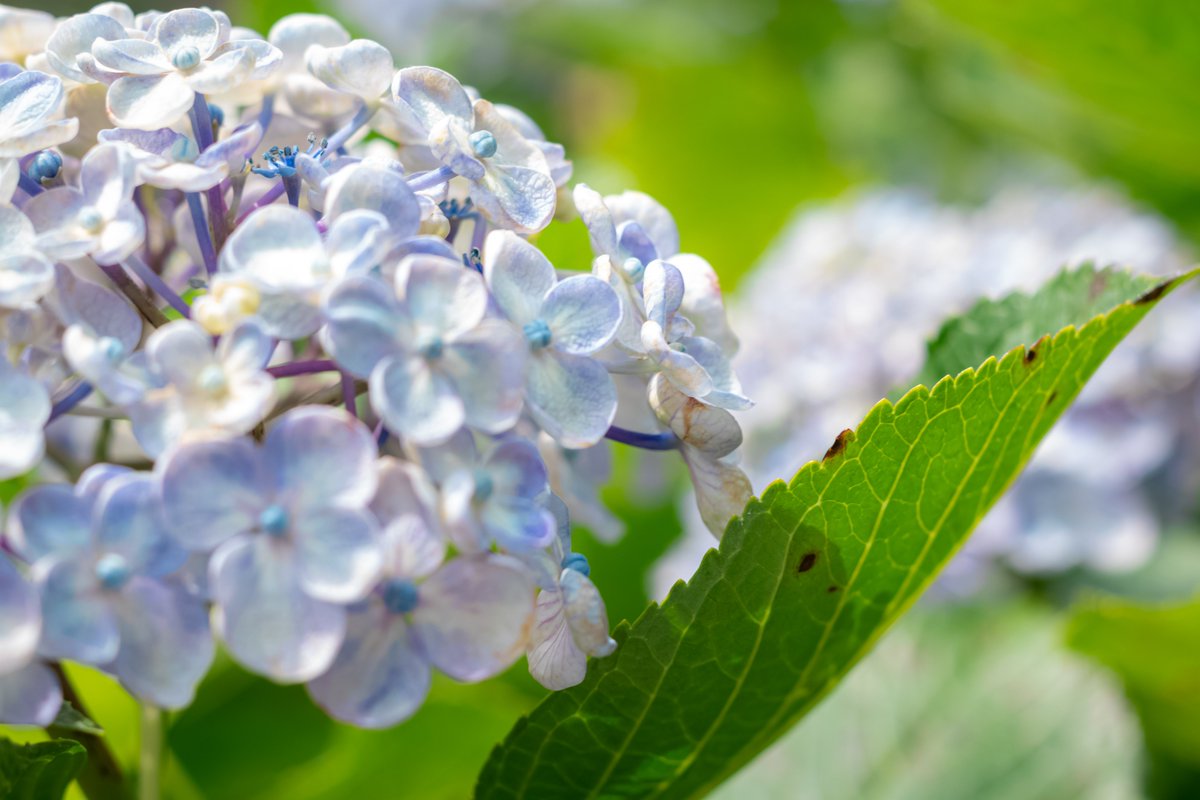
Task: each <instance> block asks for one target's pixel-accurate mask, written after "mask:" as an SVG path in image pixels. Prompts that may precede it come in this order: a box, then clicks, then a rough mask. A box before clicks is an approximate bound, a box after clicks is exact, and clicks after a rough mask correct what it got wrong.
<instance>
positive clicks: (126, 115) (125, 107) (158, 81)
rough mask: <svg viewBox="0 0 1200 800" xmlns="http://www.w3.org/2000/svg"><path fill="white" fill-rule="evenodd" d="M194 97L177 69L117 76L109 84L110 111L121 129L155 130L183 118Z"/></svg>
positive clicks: (110, 114)
mask: <svg viewBox="0 0 1200 800" xmlns="http://www.w3.org/2000/svg"><path fill="white" fill-rule="evenodd" d="M194 96H195V95H194V93H193V91H192V88H191V87H190V86H188V84H187V81H185V80H184V79H183V78H181V77H180V76H179V74H178V73H175V72H169V73H167V74H165V75H137V76H131V77H126V78H118V79H117V80H116V81H114V82H113V84H112V85H111V86H109V87H108V101H107V103H108V114H109V116H111V117H112V118H113V121H115V122H116V123H117V125H119V126H121V127H122V128H140V129H141V130H146V131H153V130H157V129H159V128H167V127H170V126H171V125H174V124H175V123H176V122H178V121H179V120H181V119H183V117H184V116H185V115H186V114H187V112H188V109H190V108H191V107H192V98H193V97H194Z"/></svg>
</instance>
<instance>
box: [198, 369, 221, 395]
mask: <svg viewBox="0 0 1200 800" xmlns="http://www.w3.org/2000/svg"><path fill="white" fill-rule="evenodd" d="M196 385H197V386H198V387H199V388H200V391H202V392H204V393H205V394H211V395H217V394H221V392H223V391H225V389H227V388H228V387H229V381H227V380H226V379H225V370H223V369H221V365H220V364H209V365H208V366H207V367H205V368H204V369H202V370H200V376H199V377H198V378H197V379H196Z"/></svg>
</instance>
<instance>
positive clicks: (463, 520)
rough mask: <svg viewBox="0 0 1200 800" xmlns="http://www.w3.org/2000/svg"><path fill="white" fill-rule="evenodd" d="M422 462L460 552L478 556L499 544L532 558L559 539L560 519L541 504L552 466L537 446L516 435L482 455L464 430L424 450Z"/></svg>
mask: <svg viewBox="0 0 1200 800" xmlns="http://www.w3.org/2000/svg"><path fill="white" fill-rule="evenodd" d="M421 462H422V464H423V465H424V466H425V468H426V469H427V470H428V471H429V474H430V476H431V477H432V478H433V480H434V481H435V482H436V483H437V484H438V486H439V487H440V488H441V490H442V517H443V522H444V525H445V526H446V533H447V534H448V535H449V536H450V537H451V538H452V539H453V540H454V544H455V546H456V547H458V549H459V550H461V551H463V552H467V553H473V552H478V551H480V550H485V549H487V548H488V547H490V546H491V545H492V544H493V543H495V544H497V545H499V546H500V547H501V548H503V549H504V550H508V551H511V552H514V553H528V552H532V551H534V550H538V549H540V548H543V547H546V546H548V545H549V544H550V542H551V541H552V540H553V538H554V533H555V530H556V529H557V526H556V525H555V521H554V517H553V516H552V515H551V513H550V512H549V511H547V510H546V508H545V507H544V505H543V504H542V503H541V502H540V498H541V497H542V496H543V495H544V494H545V493H546V491H547V480H548V479H547V474H546V465H545V464H544V463H542V459H541V456H540V455H539V454H538V451H537V447H536V446H535V445H534V444H533V443H532V442H530V441H528V440H526V439H522V438H519V437H516V436H510V437H506V438H502V439H499V440H497V441H495V442H492V443H490V444H489V447H488V448H487V449H486V450H485V451H484V452H483V453H480V452H479V449H478V448H477V447H476V445H475V439H474V437H473V436H472V435H471V434H469V433H467V432H466V431H463V432H461V433H459V434H458V435H457V436H455V437H454V438H453V439H451V440H450V441H448V442H446V443H445V444H444V445H442V446H440V447H437V448H431V449H427V450H423V451H422V452H421Z"/></svg>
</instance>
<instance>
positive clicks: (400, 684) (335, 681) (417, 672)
mask: <svg viewBox="0 0 1200 800" xmlns="http://www.w3.org/2000/svg"><path fill="white" fill-rule="evenodd" d="M430 677H431V675H430V669H429V664H428V662H426V661H425V659H424V658H423V657H422V656H421V654H420V652H419V650H418V648H417V646H416V645H415V643H414V642H413V641H412V640H411V638H410V636H409V631H408V626H407V625H406V624H405V622H404V619H403V617H401V616H400V615H398V614H392V613H391V612H389V611H388V610H387V609H386V608H385V607H384V605H383V604H382V603H379V602H375V603H370V604H367V605H366V606H365V607H364V608H362V609H360V610H357V611H352V612H351V613H350V614H349V617H348V620H347V624H346V639H345V641H344V642H343V643H342V649H341V650H340V651H338V655H337V659H336V660H335V661H334V662H333V666H331V667H330V668H329V670H328V671H327V672H326V673H325V674H324V675H321V676H320V677H319V678H317V679H316V680H314V681H311V682H310V683H309V684H308V692H309V694H310V695H311V696H312V698H313V700H314V701H315V702H316V703H317V705H319V706H321V708H323V709H325V710H326V711H327V712H329V714H330V715H331V716H333V717H336V718H337V719H340V720H342V721H343V722H348V723H350V724H352V725H357V726H359V727H361V728H387V727H391V726H392V725H395V724H397V723H399V722H403V721H404V720H406V719H408V718H409V717H411V716H412V715H413V714H414V713H415V712H416V710H417V709H418V708H420V707H421V703H422V702H424V700H425V697H426V695H428V694H429V684H430Z"/></svg>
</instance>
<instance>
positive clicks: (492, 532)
mask: <svg viewBox="0 0 1200 800" xmlns="http://www.w3.org/2000/svg"><path fill="white" fill-rule="evenodd" d="M481 516H482V518H483V527H484V530H485V531H486V532H487V534H488V536H489V537H490V538H491V539H492V540H494V541H495V542H496V544H498V545H500V546H501V547H502V548H504V549H505V550H512V551H514V552H529V551H531V550H540V549H541V548H543V547H546V546H548V545H549V544H550V543H551V542H552V541H554V535H555V533H556V532H557V530H558V526H557V525H556V524H555V522H554V516H553V515H552V514H551V513H550V512H549V511H547V510H546V509H545V508H543V507H542V506H540V505H538V504H537V503H535V502H534V501H532V500H528V499H525V498H522V497H495V498H493V499H491V500H490V501H488V502H487V503H485V504H484V507H483V510H482V512H481Z"/></svg>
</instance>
